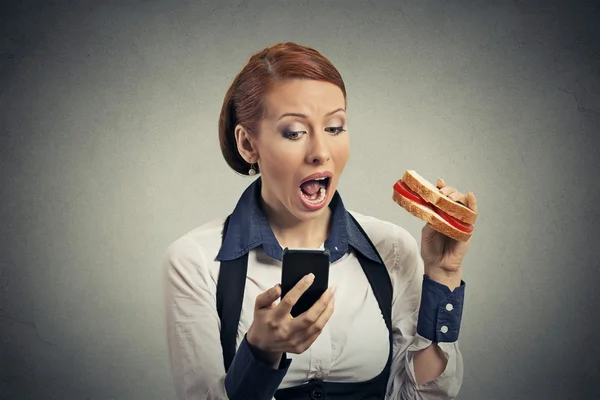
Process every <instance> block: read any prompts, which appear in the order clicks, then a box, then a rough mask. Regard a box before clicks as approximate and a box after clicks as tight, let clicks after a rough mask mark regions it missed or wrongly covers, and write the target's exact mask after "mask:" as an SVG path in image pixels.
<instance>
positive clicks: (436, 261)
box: [421, 179, 477, 290]
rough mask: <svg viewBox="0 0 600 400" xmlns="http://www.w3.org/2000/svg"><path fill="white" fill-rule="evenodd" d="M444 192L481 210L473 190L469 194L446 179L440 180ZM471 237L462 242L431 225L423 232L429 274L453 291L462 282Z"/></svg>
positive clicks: (422, 246) (438, 182) (423, 255)
mask: <svg viewBox="0 0 600 400" xmlns="http://www.w3.org/2000/svg"><path fill="white" fill-rule="evenodd" d="M437 186H438V188H440V192H441V193H442V194H444V195H447V196H448V197H449V198H450V199H452V200H455V201H459V202H461V203H462V204H464V205H465V206H467V207H469V208H470V209H471V210H473V211H475V212H477V199H476V198H475V195H474V194H473V192H471V191H469V192H468V193H467V194H466V195H465V194H463V193H461V192H459V191H458V190H456V189H455V188H453V187H450V186H446V184H445V183H444V181H443V180H442V179H438V180H437ZM470 242H471V239H470V238H469V240H468V241H466V242H460V241H458V240H455V239H452V238H450V237H448V236H446V235H443V234H441V233H439V232H437V231H436V230H434V229H433V228H432V227H431V226H429V224H427V225H425V226H424V227H423V230H422V231H421V257H423V262H424V264H425V274H426V275H427V276H429V277H430V278H431V279H434V280H436V281H438V282H440V283H442V284H445V285H446V286H448V287H450V289H451V290H453V289H454V288H455V287H457V286H459V285H460V280H461V271H460V267H461V265H462V261H463V259H464V257H465V254H466V253H467V250H468V249H469V245H470Z"/></svg>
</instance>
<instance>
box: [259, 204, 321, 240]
mask: <svg viewBox="0 0 600 400" xmlns="http://www.w3.org/2000/svg"><path fill="white" fill-rule="evenodd" d="M261 203H262V207H263V210H264V213H265V215H266V217H267V220H268V221H269V226H270V227H271V229H272V230H273V234H274V235H275V238H276V239H277V241H278V242H279V245H280V246H281V247H284V248H285V247H289V248H317V247H319V246H320V245H321V244H323V242H325V240H326V239H327V237H328V234H329V219H330V217H331V209H330V208H329V207H327V209H326V210H323V211H325V212H321V213H320V215H319V217H317V218H312V219H309V220H299V219H298V218H296V217H295V216H294V215H292V214H290V213H289V212H288V211H287V209H285V207H283V206H281V207H280V208H275V207H272V206H271V205H270V204H268V203H267V202H266V201H265V200H264V198H262V197H261Z"/></svg>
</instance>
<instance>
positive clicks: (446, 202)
mask: <svg viewBox="0 0 600 400" xmlns="http://www.w3.org/2000/svg"><path fill="white" fill-rule="evenodd" d="M402 181H404V183H406V186H408V187H409V188H410V189H411V190H412V191H413V192H415V193H417V194H418V195H419V196H421V197H422V198H423V199H424V200H425V201H427V202H428V203H431V204H433V205H434V206H436V207H437V208H439V209H440V210H442V211H444V212H445V213H446V214H448V215H450V216H452V217H454V218H456V219H457V220H459V221H462V222H464V223H466V224H474V223H475V220H476V219H477V213H476V212H475V211H473V210H471V209H470V208H469V207H467V206H465V205H463V204H461V203H458V202H456V201H454V200H452V199H450V198H449V197H448V196H445V195H443V194H442V193H440V190H439V189H438V188H437V187H436V186H435V185H434V184H432V183H431V182H429V181H428V180H427V179H425V178H423V177H422V176H421V175H419V174H418V173H417V172H415V171H414V170H407V171H406V172H405V173H404V176H403V177H402Z"/></svg>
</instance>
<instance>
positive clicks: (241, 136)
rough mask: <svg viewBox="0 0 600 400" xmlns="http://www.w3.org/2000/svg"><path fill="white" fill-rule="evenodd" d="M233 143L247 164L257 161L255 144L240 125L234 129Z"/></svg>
mask: <svg viewBox="0 0 600 400" xmlns="http://www.w3.org/2000/svg"><path fill="white" fill-rule="evenodd" d="M235 141H236V143H237V149H238V151H239V152H240V154H241V155H242V157H243V158H244V160H246V162H247V163H248V164H252V163H256V162H257V161H258V151H257V149H256V147H255V143H256V142H255V141H254V140H253V139H252V136H250V134H249V133H248V131H247V130H246V128H244V127H243V126H242V125H240V124H238V125H236V127H235Z"/></svg>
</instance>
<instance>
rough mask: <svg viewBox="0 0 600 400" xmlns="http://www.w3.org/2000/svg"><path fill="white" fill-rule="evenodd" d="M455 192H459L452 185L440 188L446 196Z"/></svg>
mask: <svg viewBox="0 0 600 400" xmlns="http://www.w3.org/2000/svg"><path fill="white" fill-rule="evenodd" d="M454 192H458V190H457V189H456V188H454V187H452V186H444V187H443V188H441V189H440V193H441V194H443V195H446V196H447V195H449V194H450V193H454Z"/></svg>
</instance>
